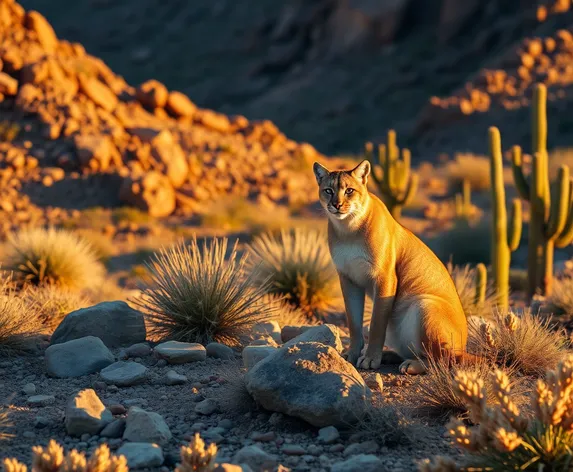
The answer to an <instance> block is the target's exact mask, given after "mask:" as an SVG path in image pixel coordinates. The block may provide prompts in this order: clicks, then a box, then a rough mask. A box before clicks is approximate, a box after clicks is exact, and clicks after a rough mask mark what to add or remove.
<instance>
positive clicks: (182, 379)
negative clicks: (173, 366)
mask: <svg viewBox="0 0 573 472" xmlns="http://www.w3.org/2000/svg"><path fill="white" fill-rule="evenodd" d="M187 381H188V379H187V377H186V376H185V375H182V374H178V373H177V372H175V371H174V370H170V371H169V372H167V374H166V375H165V383H166V384H167V385H183V384H184V383H186V382H187Z"/></svg>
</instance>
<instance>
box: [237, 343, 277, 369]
mask: <svg viewBox="0 0 573 472" xmlns="http://www.w3.org/2000/svg"><path fill="white" fill-rule="evenodd" d="M276 350H277V348H276V347H273V346H268V345H267V346H246V347H245V348H244V349H243V353H242V356H243V366H244V367H245V368H246V369H247V370H251V369H252V368H253V367H255V365H257V363H258V362H260V361H262V360H263V359H265V358H266V357H267V356H269V355H271V354H273V353H274V352H275V351H276Z"/></svg>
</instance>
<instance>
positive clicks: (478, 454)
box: [419, 355, 573, 472]
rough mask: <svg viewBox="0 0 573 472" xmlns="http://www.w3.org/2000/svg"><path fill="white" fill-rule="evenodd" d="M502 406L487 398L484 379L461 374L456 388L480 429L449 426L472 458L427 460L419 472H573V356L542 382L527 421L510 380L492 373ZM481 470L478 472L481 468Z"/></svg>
mask: <svg viewBox="0 0 573 472" xmlns="http://www.w3.org/2000/svg"><path fill="white" fill-rule="evenodd" d="M491 376H492V385H493V387H494V389H495V394H496V397H497V404H495V405H492V404H491V403H490V402H489V401H488V398H487V391H486V387H485V385H484V381H483V379H480V378H479V377H478V376H477V375H475V374H466V373H460V374H458V375H456V377H455V378H454V379H453V382H452V383H453V387H454V388H455V390H456V392H457V394H458V395H459V396H460V398H461V399H462V400H463V401H464V402H465V403H466V404H467V406H468V408H469V410H470V413H471V418H472V420H473V422H474V423H475V424H479V426H478V427H476V428H468V427H467V426H466V425H465V424H464V423H463V422H462V421H461V420H459V419H453V420H452V421H451V422H450V423H449V424H448V434H449V435H450V437H451V439H452V442H453V444H455V445H456V446H458V447H460V448H462V449H464V450H465V451H466V452H468V453H469V454H470V455H469V456H466V458H465V459H464V460H463V463H462V464H461V465H459V466H456V464H455V462H454V461H453V460H452V459H444V458H441V459H439V460H437V461H436V462H435V463H434V464H431V463H430V462H429V461H425V462H424V463H423V464H421V466H420V468H419V470H420V471H422V472H438V471H444V470H536V471H538V470H553V471H569V470H571V465H572V463H573V451H572V449H573V355H570V356H568V357H567V359H564V360H563V361H562V362H560V363H559V365H558V366H557V368H556V369H554V370H551V371H549V372H547V375H546V376H545V377H546V379H547V380H545V381H543V380H539V381H538V383H537V389H536V391H535V393H534V395H533V398H532V402H531V403H532V409H533V412H534V415H535V416H534V417H533V418H532V419H530V420H528V419H527V417H525V416H524V415H523V414H522V412H521V410H520V408H519V406H518V405H517V404H516V403H515V401H514V400H513V396H512V393H513V391H512V386H511V383H510V380H509V378H508V376H507V375H506V374H505V373H503V372H502V371H496V372H495V373H492V374H491ZM476 467H477V469H476Z"/></svg>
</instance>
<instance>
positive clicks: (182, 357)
mask: <svg viewBox="0 0 573 472" xmlns="http://www.w3.org/2000/svg"><path fill="white" fill-rule="evenodd" d="M154 352H155V354H156V356H157V357H159V358H161V359H165V360H166V361H167V362H168V363H169V364H186V363H187V362H197V361H204V360H205V359H206V358H207V350H206V349H205V347H204V346H202V345H201V344H198V343H182V342H179V341H167V342H165V343H161V344H158V345H157V346H155V349H154Z"/></svg>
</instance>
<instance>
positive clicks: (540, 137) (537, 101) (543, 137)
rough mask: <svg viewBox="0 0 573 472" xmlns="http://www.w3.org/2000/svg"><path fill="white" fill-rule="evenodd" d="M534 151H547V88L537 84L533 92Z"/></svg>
mask: <svg viewBox="0 0 573 472" xmlns="http://www.w3.org/2000/svg"><path fill="white" fill-rule="evenodd" d="M532 107H533V113H532V116H533V149H532V152H533V153H536V152H546V150H547V87H546V86H545V84H536V86H535V88H534V90H533V102H532Z"/></svg>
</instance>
